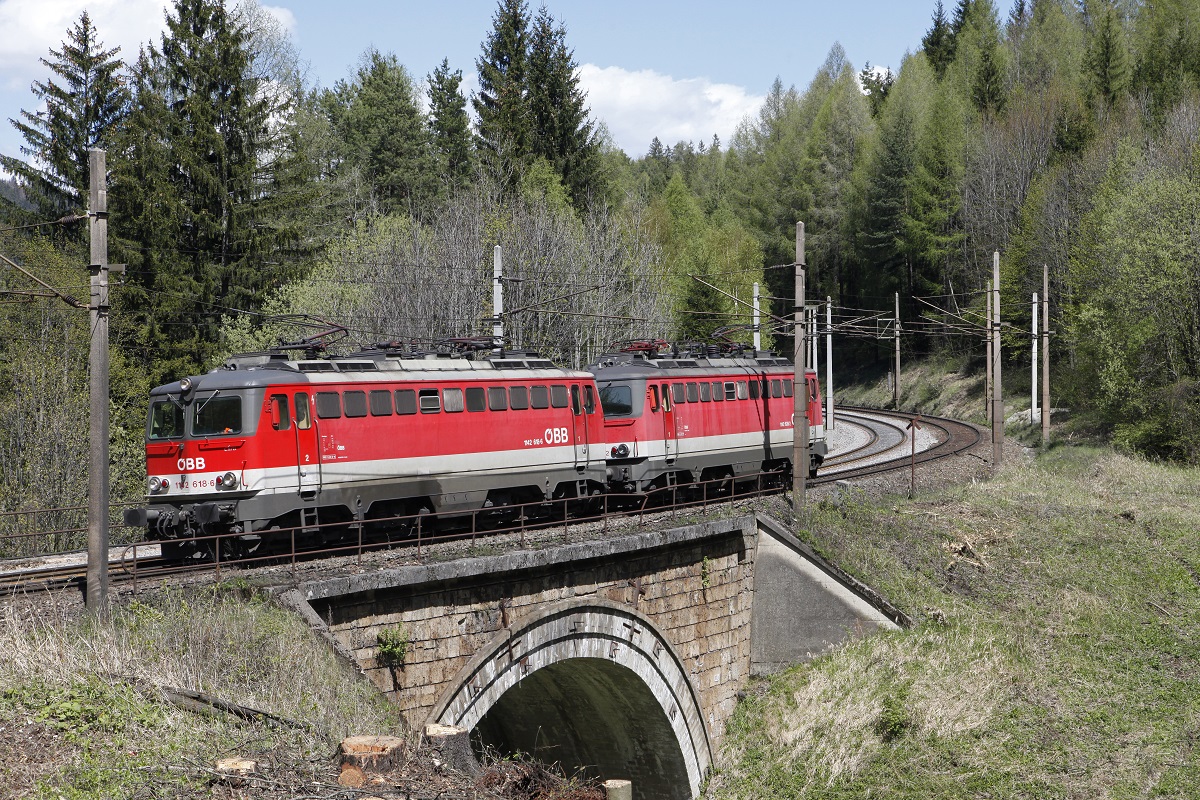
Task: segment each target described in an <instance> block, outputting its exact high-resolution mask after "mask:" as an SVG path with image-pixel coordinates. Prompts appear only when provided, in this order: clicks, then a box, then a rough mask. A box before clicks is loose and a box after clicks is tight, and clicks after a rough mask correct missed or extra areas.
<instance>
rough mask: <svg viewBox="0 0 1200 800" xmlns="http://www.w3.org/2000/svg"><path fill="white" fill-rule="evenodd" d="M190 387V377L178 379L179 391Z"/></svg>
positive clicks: (184, 390)
mask: <svg viewBox="0 0 1200 800" xmlns="http://www.w3.org/2000/svg"><path fill="white" fill-rule="evenodd" d="M191 388H192V379H191V378H181V379H180V381H179V391H181V392H186V391H187V390H188V389H191Z"/></svg>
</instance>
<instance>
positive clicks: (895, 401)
mask: <svg viewBox="0 0 1200 800" xmlns="http://www.w3.org/2000/svg"><path fill="white" fill-rule="evenodd" d="M894 332H895V334H896V337H895V338H896V365H895V367H894V369H895V372H894V373H893V374H894V375H895V380H893V381H892V407H893V408H895V409H896V410H897V411H899V410H900V293H899V292H896V327H895V330H894Z"/></svg>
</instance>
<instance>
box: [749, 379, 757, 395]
mask: <svg viewBox="0 0 1200 800" xmlns="http://www.w3.org/2000/svg"><path fill="white" fill-rule="evenodd" d="M758 389H759V382H758V378H755V379H754V380H752V381H750V399H751V400H757V399H758Z"/></svg>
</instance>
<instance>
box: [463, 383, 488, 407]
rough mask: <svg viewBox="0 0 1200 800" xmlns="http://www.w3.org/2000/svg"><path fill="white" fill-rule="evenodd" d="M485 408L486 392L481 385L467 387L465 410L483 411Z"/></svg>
mask: <svg viewBox="0 0 1200 800" xmlns="http://www.w3.org/2000/svg"><path fill="white" fill-rule="evenodd" d="M486 409H487V394H486V393H485V392H484V390H483V387H482V386H469V387H467V411H484V410H486Z"/></svg>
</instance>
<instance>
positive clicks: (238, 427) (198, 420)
mask: <svg viewBox="0 0 1200 800" xmlns="http://www.w3.org/2000/svg"><path fill="white" fill-rule="evenodd" d="M241 432H242V398H240V397H219V396H217V395H215V394H214V395H213V396H211V397H209V398H208V399H207V400H202V401H200V404H199V405H198V406H196V411H195V413H194V416H193V417H192V435H193V436H212V435H214V434H222V433H241Z"/></svg>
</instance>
